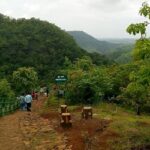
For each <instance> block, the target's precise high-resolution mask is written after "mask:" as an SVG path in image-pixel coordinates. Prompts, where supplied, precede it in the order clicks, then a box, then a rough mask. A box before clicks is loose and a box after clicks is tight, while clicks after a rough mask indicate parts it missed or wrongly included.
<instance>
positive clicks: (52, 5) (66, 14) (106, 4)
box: [0, 0, 150, 37]
mask: <svg viewBox="0 0 150 150" xmlns="http://www.w3.org/2000/svg"><path fill="white" fill-rule="evenodd" d="M149 1H150V0H149ZM141 3H142V1H141V0H0V13H3V14H5V15H9V16H11V17H15V18H21V17H26V18H30V17H36V18H40V19H42V20H47V21H49V22H52V23H55V24H56V25H58V26H60V27H61V28H63V29H65V30H84V31H86V32H88V33H90V34H92V35H94V36H97V37H113V36H114V37H123V36H127V35H126V33H125V29H126V27H127V25H128V24H130V23H132V22H137V21H139V20H140V19H141V18H140V17H139V16H138V10H139V8H140V6H141Z"/></svg>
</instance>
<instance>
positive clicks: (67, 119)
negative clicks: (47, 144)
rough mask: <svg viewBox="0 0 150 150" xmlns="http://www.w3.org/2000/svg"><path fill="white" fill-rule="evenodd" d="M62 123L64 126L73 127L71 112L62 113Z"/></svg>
mask: <svg viewBox="0 0 150 150" xmlns="http://www.w3.org/2000/svg"><path fill="white" fill-rule="evenodd" d="M60 124H61V126H63V127H71V126H72V121H71V114H70V113H62V114H61V120H60Z"/></svg>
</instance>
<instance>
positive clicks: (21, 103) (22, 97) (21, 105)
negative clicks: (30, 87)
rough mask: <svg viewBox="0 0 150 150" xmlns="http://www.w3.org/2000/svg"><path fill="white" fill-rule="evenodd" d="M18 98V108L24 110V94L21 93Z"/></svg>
mask: <svg viewBox="0 0 150 150" xmlns="http://www.w3.org/2000/svg"><path fill="white" fill-rule="evenodd" d="M19 100H20V109H21V110H26V102H25V94H24V93H22V94H21V96H20V97H19Z"/></svg>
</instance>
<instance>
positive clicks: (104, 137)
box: [43, 109, 118, 150]
mask: <svg viewBox="0 0 150 150" xmlns="http://www.w3.org/2000/svg"><path fill="white" fill-rule="evenodd" d="M79 112H81V110H78V109H77V111H76V112H75V111H73V112H72V113H71V114H72V127H70V128H63V127H61V126H60V119H59V118H60V116H59V113H58V112H49V113H48V114H45V115H43V117H44V118H47V119H49V120H51V122H52V124H53V126H54V128H55V130H56V131H57V132H58V134H63V135H64V137H65V138H66V140H67V145H68V146H70V147H71V148H72V150H110V149H111V148H110V146H109V144H108V140H109V139H112V138H114V137H118V135H117V134H116V133H114V132H113V131H110V130H109V129H108V127H109V123H110V122H111V121H110V120H100V119H96V118H93V119H88V120H85V119H81V115H80V113H79ZM64 150H65V149H64Z"/></svg>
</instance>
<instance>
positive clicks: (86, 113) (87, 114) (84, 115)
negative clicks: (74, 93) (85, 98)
mask: <svg viewBox="0 0 150 150" xmlns="http://www.w3.org/2000/svg"><path fill="white" fill-rule="evenodd" d="M81 115H82V118H84V119H88V118H89V117H90V118H92V117H93V111H92V107H83V109H82V114H81Z"/></svg>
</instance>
